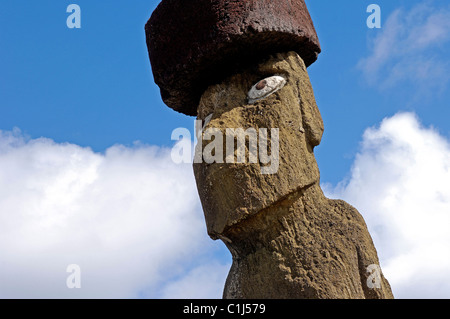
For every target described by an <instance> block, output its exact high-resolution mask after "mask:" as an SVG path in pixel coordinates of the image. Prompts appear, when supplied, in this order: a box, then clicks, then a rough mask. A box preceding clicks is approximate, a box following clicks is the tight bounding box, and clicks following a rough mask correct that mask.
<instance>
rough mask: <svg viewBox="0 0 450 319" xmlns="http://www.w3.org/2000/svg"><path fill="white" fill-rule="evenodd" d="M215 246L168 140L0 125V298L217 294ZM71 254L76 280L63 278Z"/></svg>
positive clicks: (187, 171) (187, 172)
mask: <svg viewBox="0 0 450 319" xmlns="http://www.w3.org/2000/svg"><path fill="white" fill-rule="evenodd" d="M217 249H218V248H217V243H214V242H212V241H211V240H210V239H209V238H208V237H207V235H206V229H205V226H204V220H203V213H202V210H201V207H200V203H199V199H198V195H197V191H196V186H195V180H194V177H193V173H192V167H191V166H190V165H176V164H174V163H173V161H172V160H171V157H170V150H169V149H165V148H160V147H156V146H148V145H135V146H134V147H125V146H121V145H116V146H113V147H111V148H109V149H108V150H106V152H105V153H104V154H100V153H95V152H93V151H92V150H91V149H89V148H82V147H80V146H77V145H73V144H68V143H65V144H58V143H55V142H54V141H52V140H50V139H46V138H40V139H27V138H26V137H24V136H23V135H22V134H21V133H20V131H18V130H15V131H14V132H2V131H0V256H1V257H0V268H1V270H2V271H1V272H0V297H1V298H78V297H82V298H138V297H147V298H159V297H170V293H171V292H173V293H174V294H175V295H176V297H178V298H190V297H193V296H194V297H195V296H197V295H200V294H201V293H200V292H201V291H208V292H210V294H209V298H220V297H221V291H220V290H221V289H222V288H223V284H224V281H225V277H223V278H222V282H221V280H220V278H219V277H218V275H217V273H216V272H213V271H211V269H213V268H214V267H215V268H218V269H225V268H227V267H229V265H228V266H227V265H220V267H219V266H218V265H217V262H214V263H215V264H214V265H212V263H213V261H211V259H212V260H213V259H214V258H211V256H212V255H213V254H214V253H216V251H217ZM70 264H77V265H79V266H80V268H81V289H68V288H67V286H66V279H67V277H68V276H69V275H70V274H69V273H67V272H66V268H67V266H68V265H70ZM202 267H203V268H202ZM222 273H223V271H222ZM175 282H179V283H180V286H179V287H185V289H184V290H183V289H178V290H177V289H175V287H174V283H175ZM219 286H220V289H219ZM188 288H189V289H188ZM219 291H220V293H219Z"/></svg>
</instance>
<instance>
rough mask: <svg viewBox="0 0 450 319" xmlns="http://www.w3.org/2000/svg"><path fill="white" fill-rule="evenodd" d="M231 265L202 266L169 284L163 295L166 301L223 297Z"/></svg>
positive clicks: (213, 264)
mask: <svg viewBox="0 0 450 319" xmlns="http://www.w3.org/2000/svg"><path fill="white" fill-rule="evenodd" d="M229 270H230V267H229V265H221V264H219V263H217V262H212V263H210V264H205V265H201V266H199V267H197V268H195V269H193V270H191V271H190V272H189V273H187V274H185V275H184V276H183V277H182V278H180V279H179V280H175V281H174V282H171V283H168V284H167V285H166V286H165V288H164V291H163V293H162V296H161V297H162V298H165V299H210V298H211V296H222V293H223V287H224V286H225V280H226V278H227V275H228V271H229Z"/></svg>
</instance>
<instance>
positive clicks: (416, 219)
mask: <svg viewBox="0 0 450 319" xmlns="http://www.w3.org/2000/svg"><path fill="white" fill-rule="evenodd" d="M324 190H325V193H326V194H327V195H328V196H329V197H332V198H342V199H344V200H346V201H348V202H349V203H351V204H353V205H354V206H355V207H356V208H358V210H359V211H360V212H361V214H362V215H363V216H364V218H365V220H366V222H367V224H368V227H369V230H370V232H371V235H372V237H373V239H374V242H375V246H376V247H377V249H378V253H379V257H380V262H381V264H382V268H383V272H384V274H385V275H386V277H387V279H388V280H389V281H390V283H391V285H392V288H393V290H394V294H395V296H396V297H398V298H449V297H450V275H449V273H448V270H449V269H450V231H449V227H450V143H449V141H448V140H447V139H446V138H444V137H443V136H442V135H440V134H439V133H438V132H437V131H436V130H435V129H433V128H426V127H423V126H422V125H421V124H420V122H419V120H418V118H417V116H416V115H414V114H412V113H399V114H397V115H395V116H393V117H391V118H386V119H385V120H383V121H382V123H381V124H380V126H379V127H374V128H369V129H367V130H366V132H365V134H364V136H363V140H362V144H361V150H360V152H359V153H358V154H357V156H356V158H355V161H354V164H353V168H352V170H351V174H350V176H349V178H348V179H347V180H346V181H343V182H342V183H340V184H339V185H337V186H336V187H331V186H330V185H324Z"/></svg>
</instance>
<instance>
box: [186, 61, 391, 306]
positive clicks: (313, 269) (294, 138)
mask: <svg viewBox="0 0 450 319" xmlns="http://www.w3.org/2000/svg"><path fill="white" fill-rule="evenodd" d="M274 75H277V76H282V77H284V78H285V79H286V84H285V86H284V87H283V88H282V89H280V90H279V91H277V92H275V93H273V94H271V95H269V96H267V97H266V98H265V99H262V100H260V101H257V102H255V103H254V104H249V103H248V96H247V93H248V92H249V90H250V88H252V87H253V86H254V85H255V84H257V83H259V81H260V80H261V79H264V78H267V77H270V76H274ZM211 114H212V116H211ZM207 117H208V118H210V121H209V123H208V124H207V125H206V127H205V130H208V129H209V128H216V129H219V130H221V131H222V132H223V134H226V129H227V128H244V129H247V128H250V127H253V128H255V129H256V130H258V129H259V128H269V129H270V128H279V167H278V171H277V172H276V173H275V174H267V175H264V174H261V167H262V166H263V165H261V163H259V162H258V163H254V164H251V163H247V164H237V163H236V164H227V163H223V164H221V163H212V164H207V163H204V162H203V163H199V164H194V173H195V177H196V180H197V186H198V191H199V195H200V198H201V201H202V205H203V210H204V214H205V219H206V223H207V228H208V233H209V234H210V236H211V237H212V238H214V239H217V238H220V239H222V240H223V241H224V242H225V244H226V245H227V247H228V248H229V249H230V251H231V253H232V256H233V265H232V268H231V270H230V273H229V276H228V279H227V282H226V286H225V291H224V297H225V298H392V297H393V295H392V292H391V290H390V286H389V283H388V282H387V280H386V279H385V278H384V277H383V275H382V274H381V280H380V285H381V286H380V288H375V289H371V288H370V287H369V286H368V284H367V280H368V279H369V275H370V273H369V272H367V267H368V266H369V265H372V264H375V265H379V261H378V257H377V252H376V249H375V247H374V244H373V242H372V239H371V237H370V234H369V232H368V230H367V227H366V224H365V222H364V219H363V218H362V216H361V215H360V214H359V213H358V211H357V210H356V209H355V208H353V207H352V206H350V205H349V204H347V203H345V202H343V201H340V200H330V199H327V198H326V197H325V196H324V194H323V192H322V190H321V189H320V184H319V181H320V175H319V169H318V166H317V163H316V160H315V157H314V147H315V146H317V145H319V143H320V141H321V138H322V133H323V123H322V118H321V116H320V112H319V110H318V108H317V105H316V102H315V98H314V93H313V90H312V87H311V84H310V81H309V77H308V73H307V70H306V66H305V64H304V62H303V60H302V59H301V58H300V56H299V55H298V54H297V53H295V52H289V53H284V54H276V55H274V56H272V57H271V58H270V59H268V60H267V61H266V62H264V63H262V64H259V65H257V66H255V67H252V68H249V69H247V70H245V71H243V72H241V73H238V74H235V75H233V76H231V77H229V78H227V79H225V80H224V81H223V82H221V83H219V84H215V85H212V86H210V87H209V88H208V89H207V90H206V91H205V93H204V94H203V95H202V97H201V100H200V103H199V107H198V118H199V119H202V120H203V119H205V118H207ZM209 142H210V141H203V142H202V144H199V146H198V147H200V146H202V147H203V146H206V145H207V144H208V143H209ZM223 147H224V148H225V142H224V145H223Z"/></svg>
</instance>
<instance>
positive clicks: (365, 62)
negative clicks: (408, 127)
mask: <svg viewBox="0 0 450 319" xmlns="http://www.w3.org/2000/svg"><path fill="white" fill-rule="evenodd" d="M371 33H373V30H371ZM449 40H450V7H433V6H432V2H431V1H424V2H423V3H421V4H418V5H416V6H414V7H413V8H411V9H410V10H405V9H403V8H401V9H397V10H395V11H394V12H393V13H391V14H390V15H389V16H388V18H387V19H386V22H385V23H383V26H382V29H381V30H380V31H379V33H378V35H377V36H376V37H375V38H373V39H372V43H371V52H370V55H369V56H368V57H366V58H363V59H361V60H360V61H359V62H358V68H359V69H360V70H361V71H362V72H363V74H364V75H365V77H366V79H367V81H368V82H369V83H370V84H372V85H374V86H377V87H379V88H381V89H387V88H393V87H396V86H397V85H398V84H400V83H403V84H404V83H407V84H410V85H414V87H415V88H416V89H419V90H420V91H421V92H425V91H431V90H430V89H433V90H434V91H435V90H436V89H440V90H443V89H444V88H446V86H447V83H448V81H449V80H450V76H449V72H450V64H449V63H448V55H449V46H448V42H449Z"/></svg>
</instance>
